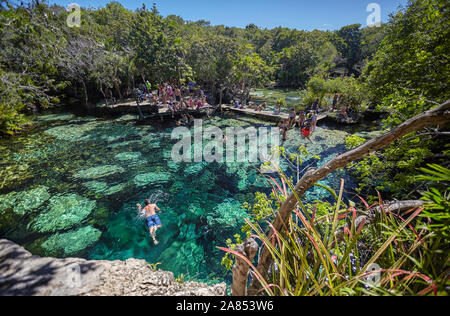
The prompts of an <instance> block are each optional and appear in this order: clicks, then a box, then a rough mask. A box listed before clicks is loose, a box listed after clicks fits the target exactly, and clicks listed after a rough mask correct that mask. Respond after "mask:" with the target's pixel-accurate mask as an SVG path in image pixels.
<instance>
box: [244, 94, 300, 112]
mask: <svg viewBox="0 0 450 316" xmlns="http://www.w3.org/2000/svg"><path fill="white" fill-rule="evenodd" d="M281 98H285V101H286V104H287V107H288V108H290V107H296V108H297V107H298V106H299V105H302V103H301V98H300V95H299V91H298V90H292V89H291V90H282V89H253V90H252V91H251V92H250V99H251V101H254V102H264V101H266V102H267V105H268V108H269V109H274V108H275V104H276V103H277V100H279V99H281Z"/></svg>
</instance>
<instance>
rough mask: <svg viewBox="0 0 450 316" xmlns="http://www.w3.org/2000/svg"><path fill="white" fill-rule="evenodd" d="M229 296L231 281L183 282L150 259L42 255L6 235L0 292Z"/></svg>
mask: <svg viewBox="0 0 450 316" xmlns="http://www.w3.org/2000/svg"><path fill="white" fill-rule="evenodd" d="M11 295H26V296H29V295H36V296H96V295H99V296H119V295H121V296H122V295H123V296H224V295H226V285H225V283H221V284H216V285H213V286H209V285H206V284H202V283H196V282H185V283H179V282H176V281H175V278H174V276H173V273H172V272H166V271H154V270H153V269H152V267H151V266H150V265H149V264H148V263H147V262H145V261H144V260H136V259H129V260H127V261H87V260H84V259H77V258H68V259H54V258H41V257H37V256H33V255H31V253H29V252H28V251H27V250H25V249H24V248H22V247H20V246H18V245H16V244H15V243H13V242H11V241H8V240H5V239H0V296H11Z"/></svg>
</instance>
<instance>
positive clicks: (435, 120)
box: [251, 100, 450, 294]
mask: <svg viewBox="0 0 450 316" xmlns="http://www.w3.org/2000/svg"><path fill="white" fill-rule="evenodd" d="M449 122H450V100H448V101H446V102H445V103H443V104H441V105H440V106H438V107H436V108H434V109H432V110H429V111H427V112H424V113H422V114H419V115H417V116H415V117H413V118H411V119H409V120H407V121H405V122H404V123H403V124H401V125H399V126H397V127H396V128H394V129H392V130H391V131H389V132H386V133H384V134H383V135H381V136H379V137H376V138H374V139H372V140H369V141H368V142H366V143H364V144H363V145H361V146H359V147H357V148H355V149H353V150H351V151H348V152H346V153H345V154H343V155H340V156H338V157H336V158H334V159H333V160H331V161H330V162H328V163H327V164H326V165H324V166H323V167H321V168H319V169H312V170H309V171H307V172H306V173H305V175H304V176H303V177H302V178H301V179H300V182H298V183H297V184H296V185H295V188H294V190H295V193H296V194H297V195H298V197H302V196H303V194H305V193H306V191H307V190H308V189H310V188H311V187H312V186H313V185H314V184H315V183H316V182H317V181H320V180H322V179H324V178H325V177H326V176H327V175H329V174H330V173H331V172H333V171H335V170H336V169H341V168H344V167H345V166H346V165H347V164H349V163H350V162H352V161H354V160H358V159H361V158H363V157H364V156H366V155H368V154H370V153H373V152H375V151H377V150H380V149H382V148H384V147H386V146H387V145H389V144H391V143H392V142H394V141H395V140H397V139H400V138H402V137H403V136H405V135H407V134H410V133H412V132H416V131H419V130H421V129H423V128H424V127H427V126H436V125H442V124H448V123H449ZM296 206H297V199H296V198H295V196H294V194H293V193H292V194H290V196H289V197H288V198H287V199H286V201H285V202H284V203H283V204H282V205H281V207H280V211H279V213H278V216H277V218H276V219H275V221H274V223H273V227H274V229H273V230H271V233H270V235H269V240H270V239H271V237H272V236H271V235H272V234H273V233H272V232H273V231H274V230H275V231H280V230H282V228H283V226H285V223H287V220H288V218H289V216H291V214H292V211H293V210H294V209H295V208H296ZM271 262H272V257H271V255H270V252H269V250H268V249H267V248H266V247H264V248H263V251H262V254H261V258H260V260H259V262H258V267H257V269H258V271H259V272H260V273H261V275H262V276H263V277H264V278H267V273H268V269H269V267H270V265H271ZM258 288H259V284H258V282H257V281H256V280H253V282H252V285H251V294H254V293H255V291H256V290H257V289H258Z"/></svg>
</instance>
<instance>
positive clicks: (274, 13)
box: [49, 0, 407, 30]
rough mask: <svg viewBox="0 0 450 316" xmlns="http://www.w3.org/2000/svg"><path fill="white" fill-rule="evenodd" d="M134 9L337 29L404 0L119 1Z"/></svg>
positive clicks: (100, 2)
mask: <svg viewBox="0 0 450 316" xmlns="http://www.w3.org/2000/svg"><path fill="white" fill-rule="evenodd" d="M108 2H110V1H107V0H49V3H56V4H59V5H63V6H66V5H68V4H69V3H77V4H79V5H80V6H82V7H90V6H92V7H94V8H97V7H104V6H105V5H106V4H107V3H108ZM118 2H120V3H122V5H123V6H124V7H126V8H128V9H131V10H134V9H136V8H138V7H141V6H142V3H145V4H146V6H147V7H149V8H150V7H152V5H153V3H156V6H157V8H158V10H159V11H160V13H161V14H162V15H164V16H167V15H170V14H174V15H179V16H181V17H182V18H184V19H185V20H189V21H197V20H202V19H203V20H207V21H210V22H211V24H212V25H220V24H224V25H226V26H237V27H245V26H246V25H248V24H250V23H254V24H256V25H257V26H259V27H262V28H274V27H277V26H283V27H289V28H297V29H300V30H313V29H320V30H336V29H339V28H341V27H342V26H344V25H348V24H353V23H360V24H362V25H363V26H366V25H367V22H366V21H367V17H368V16H369V15H370V12H367V11H366V8H367V6H368V5H369V4H370V3H377V4H378V5H379V6H380V8H381V20H382V22H387V21H388V16H389V14H390V13H392V12H395V11H396V10H397V8H398V7H399V5H402V6H405V5H406V3H407V0H150V1H148V0H147V1H145V0H128V1H118Z"/></svg>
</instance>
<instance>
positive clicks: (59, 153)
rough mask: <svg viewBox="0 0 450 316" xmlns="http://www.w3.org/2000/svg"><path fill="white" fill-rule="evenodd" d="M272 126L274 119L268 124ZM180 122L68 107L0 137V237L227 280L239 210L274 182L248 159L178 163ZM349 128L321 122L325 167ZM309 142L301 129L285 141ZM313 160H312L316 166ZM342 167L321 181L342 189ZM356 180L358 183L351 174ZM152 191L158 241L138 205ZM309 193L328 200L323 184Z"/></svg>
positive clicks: (221, 122) (53, 252)
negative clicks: (226, 251) (226, 250)
mask: <svg viewBox="0 0 450 316" xmlns="http://www.w3.org/2000/svg"><path fill="white" fill-rule="evenodd" d="M203 124H204V126H219V127H223V128H225V127H228V126H242V127H247V126H263V125H265V124H270V123H264V122H261V121H258V120H254V119H250V118H247V117H241V118H237V117H215V118H213V119H210V120H205V121H204V123H203ZM268 126H269V125H268ZM172 129H173V127H162V126H139V125H136V124H135V121H134V117H133V116H123V117H121V118H119V119H116V120H105V119H97V118H93V117H78V116H75V115H72V114H70V113H62V114H51V115H45V116H41V117H39V118H38V121H37V126H36V128H34V129H33V130H31V131H29V132H26V133H24V134H21V135H18V136H17V137H14V138H12V139H10V140H0V237H2V238H8V239H11V240H13V241H15V242H17V243H19V244H21V245H23V246H25V247H26V248H27V249H28V250H30V251H31V252H32V253H33V254H36V255H41V256H57V257H82V258H87V259H106V260H116V259H121V260H124V259H128V258H138V259H145V260H147V261H148V262H149V263H158V262H160V263H162V264H161V265H160V266H159V267H160V268H162V269H165V270H170V271H173V272H174V274H175V275H176V276H178V275H181V274H184V276H185V278H187V279H195V280H200V281H214V280H216V279H221V280H223V279H224V278H225V279H226V280H229V273H228V272H227V271H225V270H224V269H223V268H222V267H221V265H220V261H221V258H222V256H223V253H222V252H221V251H220V250H218V249H217V248H216V246H224V244H225V240H226V239H227V238H230V237H232V236H233V235H234V234H235V233H238V232H239V228H240V225H241V224H242V222H243V219H242V217H245V216H246V213H245V211H244V210H242V209H241V208H240V205H241V204H242V203H243V202H252V201H253V194H254V192H256V191H267V190H268V188H267V184H266V182H265V181H264V180H263V179H262V178H261V176H259V175H258V173H257V171H256V170H255V168H254V166H252V165H251V164H249V163H229V164H227V163H209V164H208V163H181V164H175V163H174V162H173V161H172V160H171V158H170V153H171V149H172V146H173V144H174V143H175V142H176V141H175V140H171V131H172ZM347 135H348V134H347V133H346V132H343V131H338V130H334V131H329V130H327V129H325V128H320V127H319V128H318V130H317V132H316V133H315V134H314V136H313V141H314V144H308V149H309V151H310V153H311V155H313V154H320V155H322V160H321V161H320V162H319V163H318V165H321V164H323V163H325V162H326V161H328V160H329V159H331V158H333V157H334V156H335V155H337V154H338V153H340V152H342V151H344V139H345V137H346V136H347ZM302 143H304V141H303V140H302V139H301V137H300V134H299V132H298V131H290V132H289V140H288V141H287V142H286V143H285V144H283V145H284V146H285V147H287V148H290V149H291V150H295V148H298V146H299V145H300V144H302ZM310 163H311V161H309V160H308V161H305V165H306V164H310ZM340 177H346V178H347V179H348V177H347V176H346V175H345V174H344V173H342V172H340V173H335V174H333V175H331V176H330V177H328V178H327V179H326V180H325V181H323V183H325V184H328V185H331V186H334V187H337V183H338V180H339V178H340ZM348 181H350V180H349V179H348ZM149 197H152V198H154V200H155V201H157V203H158V205H159V206H160V208H161V209H162V210H163V213H162V214H161V216H160V217H161V220H162V222H163V225H164V226H163V228H162V229H160V230H159V231H158V239H159V241H160V244H159V245H158V246H155V245H153V244H152V242H151V239H150V238H149V236H148V231H147V228H146V226H145V223H144V221H143V220H141V219H139V218H138V216H137V211H136V203H138V202H140V203H142V202H143V200H144V199H146V198H149ZM307 198H309V199H311V200H314V199H317V198H320V199H323V198H327V193H326V192H325V191H324V190H321V189H319V188H316V189H314V190H311V191H310V192H309V193H308V196H307Z"/></svg>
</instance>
